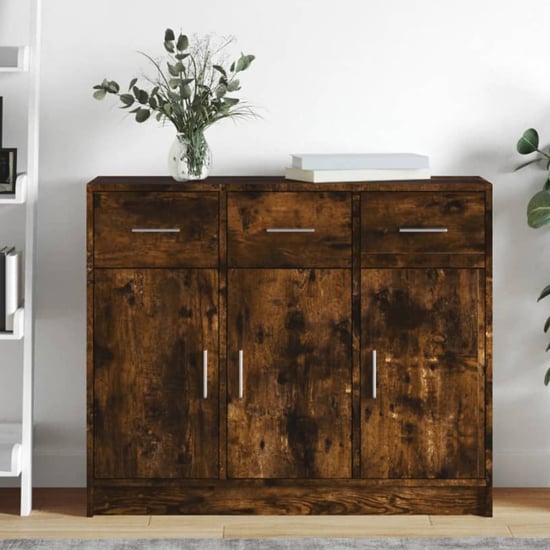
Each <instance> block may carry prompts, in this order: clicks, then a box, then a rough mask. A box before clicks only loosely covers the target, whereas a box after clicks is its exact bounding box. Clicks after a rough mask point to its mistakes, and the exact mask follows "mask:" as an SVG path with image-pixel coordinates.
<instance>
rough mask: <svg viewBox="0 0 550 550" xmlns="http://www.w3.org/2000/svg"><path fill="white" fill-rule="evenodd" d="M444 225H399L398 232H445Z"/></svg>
mask: <svg viewBox="0 0 550 550" xmlns="http://www.w3.org/2000/svg"><path fill="white" fill-rule="evenodd" d="M447 231H448V229H447V228H446V227H400V228H399V233H447Z"/></svg>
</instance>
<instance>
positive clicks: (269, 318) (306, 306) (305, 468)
mask: <svg viewBox="0 0 550 550" xmlns="http://www.w3.org/2000/svg"><path fill="white" fill-rule="evenodd" d="M228 291H229V299H228V345H229V354H228V360H229V363H228V365H229V372H228V382H229V383H228V434H227V435H228V438H227V445H228V477H231V478H256V477H260V478H298V479H299V478H315V477H322V478H331V477H332V478H336V477H341V478H342V477H343V478H345V477H350V476H351V458H352V457H351V382H352V351H351V350H352V341H351V271H350V270H343V269H332V270H316V269H304V270H282V269H278V270H264V269H254V270H252V269H250V270H245V269H241V270H236V269H232V270H229V277H228ZM238 350H243V356H244V396H243V398H242V399H239V395H238Z"/></svg>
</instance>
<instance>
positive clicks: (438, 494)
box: [88, 480, 492, 517]
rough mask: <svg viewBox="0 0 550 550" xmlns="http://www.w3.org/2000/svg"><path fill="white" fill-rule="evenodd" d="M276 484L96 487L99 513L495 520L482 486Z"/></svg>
mask: <svg viewBox="0 0 550 550" xmlns="http://www.w3.org/2000/svg"><path fill="white" fill-rule="evenodd" d="M367 483H368V482H364V481H361V480H358V481H346V482H344V484H340V483H338V484H333V485H329V484H326V483H318V482H314V483H308V484H306V483H301V484H293V485H284V484H280V485H273V484H271V483H270V484H267V483H264V484H263V485H260V484H258V483H257V482H256V481H252V482H249V481H244V480H239V481H212V482H203V483H201V484H200V485H199V484H197V482H194V483H193V482H192V483H190V484H186V483H182V484H179V485H177V486H175V485H170V486H166V485H157V484H155V486H147V487H144V486H137V485H133V486H131V487H129V486H124V487H123V486H97V485H96V486H95V487H94V489H93V496H92V498H90V500H89V502H90V507H89V509H88V515H94V514H138V515H139V514H154V515H159V514H160V515H170V514H171V515H177V514H190V515H191V514H212V515H232V514H251V515H252V514H258V515H262V514H265V515H271V514H294V515H362V514H439V515H448V514H476V515H481V516H489V517H490V516H492V499H491V488H490V487H482V486H455V487H438V486H406V487H403V486H399V487H396V486H384V487H377V486H372V485H370V484H369V485H367Z"/></svg>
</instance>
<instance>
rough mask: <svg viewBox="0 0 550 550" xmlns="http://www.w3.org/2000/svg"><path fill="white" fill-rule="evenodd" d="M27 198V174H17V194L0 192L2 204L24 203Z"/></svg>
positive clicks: (0, 202)
mask: <svg viewBox="0 0 550 550" xmlns="http://www.w3.org/2000/svg"><path fill="white" fill-rule="evenodd" d="M26 200H27V174H26V173H25V172H22V173H21V174H17V180H15V194H14V195H8V194H3V193H2V194H0V204H23V203H24V202H25V201H26Z"/></svg>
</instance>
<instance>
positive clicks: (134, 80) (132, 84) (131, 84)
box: [128, 78, 138, 91]
mask: <svg viewBox="0 0 550 550" xmlns="http://www.w3.org/2000/svg"><path fill="white" fill-rule="evenodd" d="M137 81H138V79H137V78H132V80H130V85H129V86H128V91H129V90H131V89H132V88H133V87H134V86H135V85H136V82H137Z"/></svg>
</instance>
